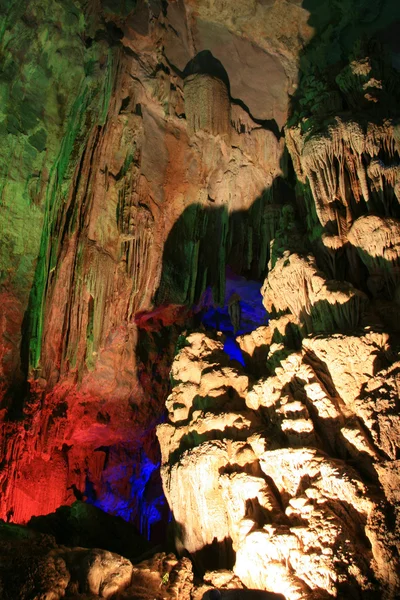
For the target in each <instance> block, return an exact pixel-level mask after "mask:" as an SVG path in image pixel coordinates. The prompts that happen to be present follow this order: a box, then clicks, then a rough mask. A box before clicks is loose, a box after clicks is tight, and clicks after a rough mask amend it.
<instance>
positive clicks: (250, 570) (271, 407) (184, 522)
mask: <svg viewBox="0 0 400 600" xmlns="http://www.w3.org/2000/svg"><path fill="white" fill-rule="evenodd" d="M263 332H265V329H262V330H261V331H259V332H258V335H259V336H260V337H261V336H262V335H263ZM243 338H245V336H243ZM243 338H242V339H243ZM243 343H245V340H244V341H243ZM186 344H187V346H186V347H184V348H183V349H182V350H181V351H180V354H179V355H178V356H177V358H176V359H175V361H174V364H173V368H172V375H173V380H174V387H173V390H172V394H171V396H170V397H169V399H168V401H167V408H168V411H169V423H166V424H163V425H160V426H159V428H158V437H159V439H160V444H161V449H162V462H163V466H162V477H163V482H164V486H165V490H166V494H167V499H168V502H169V504H170V506H171V508H172V510H173V514H174V518H175V528H176V538H177V544H178V547H179V545H180V544H182V546H183V547H184V548H185V549H186V550H188V551H189V552H190V553H191V556H192V557H193V559H194V561H195V563H196V564H197V565H198V566H199V567H200V568H207V566H209V562H208V561H209V560H212V561H213V562H215V560H216V558H214V557H212V558H211V556H212V554H211V553H212V551H213V550H214V551H215V550H216V549H218V551H217V555H218V560H219V566H220V567H230V568H233V570H234V572H235V573H236V575H238V576H239V578H240V580H241V581H242V582H243V583H244V584H245V585H246V586H247V587H248V588H255V589H260V590H269V591H272V592H277V591H278V590H279V591H281V592H283V594H284V595H285V597H286V598H288V599H297V598H314V597H315V598H317V597H321V598H322V597H330V596H336V595H337V594H346V595H349V596H350V595H355V597H356V595H357V594H361V595H362V597H364V596H363V595H366V597H368V594H372V596H371V597H373V595H374V593H378V590H379V589H381V590H385V591H384V595H385V597H388V598H395V597H396V595H397V594H398V590H399V585H400V581H399V579H398V567H399V565H398V558H397V552H398V548H399V544H400V540H399V538H398V533H396V531H397V527H398V523H397V517H395V521H394V522H390V521H389V520H386V519H385V515H389V513H390V512H392V511H396V502H395V501H394V496H393V492H389V491H388V476H389V472H390V471H388V468H389V469H390V467H389V465H390V464H392V465H393V463H391V460H393V461H395V460H396V452H397V451H398V450H396V448H398V445H397V444H398V442H397V441H396V440H397V439H398V435H397V430H398V426H399V417H398V415H397V414H396V409H395V406H396V402H397V401H396V400H395V397H397V391H395V389H396V383H395V381H396V377H397V375H396V374H397V372H398V364H397V363H396V364H393V365H391V362H392V360H393V358H392V354H391V352H390V347H389V345H388V336H387V335H386V334H378V333H367V334H364V335H353V336H348V335H347V336H346V335H343V334H333V335H331V336H324V337H322V336H319V337H308V338H306V339H305V340H304V342H303V347H302V350H301V351H300V352H296V351H294V350H293V351H292V352H291V353H290V354H289V355H288V356H287V358H285V354H284V353H283V350H284V347H283V346H282V345H281V346H280V348H279V347H277V346H278V345H277V344H274V343H272V344H271V337H270V336H269V335H268V333H267V334H266V335H265V345H266V346H268V347H269V356H268V360H267V362H266V367H265V372H266V373H268V372H270V373H274V374H272V375H270V376H269V377H266V378H261V379H258V380H256V381H253V382H252V383H250V384H249V385H248V387H246V378H244V377H243V374H242V370H241V368H240V367H239V365H238V366H237V367H233V366H232V367H231V368H230V369H229V370H227V369H226V367H224V358H223V356H222V355H221V349H222V344H220V343H218V341H214V340H211V339H209V338H207V337H206V336H205V335H204V334H201V333H197V334H191V335H190V336H189V337H188V338H187V340H186ZM286 351H287V352H288V351H289V349H288V348H286ZM225 361H226V359H225ZM278 365H279V366H278ZM389 365H391V366H389ZM388 366H389V369H388ZM242 382H243V383H242ZM371 386H372V389H371ZM383 386H384V387H385V393H384V394H383ZM391 390H392V391H393V393H394V395H393V396H391ZM235 398H236V403H235ZM390 398H392V400H390ZM243 399H245V403H246V405H247V408H245V407H244V406H243ZM235 404H236V407H238V408H239V407H240V405H241V404H242V408H241V411H240V413H239V414H238V413H237V409H236V411H235V413H233V415H232V406H234V405H235ZM228 407H230V410H229V409H228ZM231 415H232V416H231ZM389 439H390V440H391V442H390V443H389ZM390 459H391V460H390ZM396 498H397V496H396ZM396 513H397V511H396ZM389 540H390V541H389ZM205 549H206V550H207V551H206V552H205ZM232 550H233V553H232ZM374 581H375V583H374Z"/></svg>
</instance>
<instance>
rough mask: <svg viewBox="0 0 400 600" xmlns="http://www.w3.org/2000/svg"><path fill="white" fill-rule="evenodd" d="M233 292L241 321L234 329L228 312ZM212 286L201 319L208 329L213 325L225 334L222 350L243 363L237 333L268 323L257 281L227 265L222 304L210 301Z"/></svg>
mask: <svg viewBox="0 0 400 600" xmlns="http://www.w3.org/2000/svg"><path fill="white" fill-rule="evenodd" d="M233 296H235V297H236V298H237V299H238V303H239V306H240V323H239V327H238V329H237V331H236V333H235V331H234V327H233V324H232V320H231V316H230V314H229V302H230V299H231V298H232V297H233ZM210 299H211V290H210V289H209V290H207V291H206V293H205V296H204V302H203V304H202V310H203V314H202V317H201V322H202V323H203V325H205V327H206V328H207V329H215V330H216V331H222V333H224V334H225V336H226V339H225V345H224V351H225V352H226V353H227V354H228V356H229V357H230V358H231V360H237V361H239V362H240V364H242V365H244V359H243V355H242V352H241V350H240V347H239V345H238V343H237V342H236V339H235V338H236V336H238V335H244V334H246V333H251V332H252V331H254V330H255V329H257V328H258V327H260V326H261V325H267V324H268V313H267V311H266V310H265V308H264V306H263V303H262V296H261V292H260V283H259V282H258V281H252V280H248V279H245V278H244V277H240V276H238V275H236V274H235V273H233V272H232V271H231V270H230V269H228V270H227V273H226V293H225V302H224V306H218V307H215V306H213V305H212V302H211V300H210Z"/></svg>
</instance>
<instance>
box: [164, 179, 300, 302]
mask: <svg viewBox="0 0 400 600" xmlns="http://www.w3.org/2000/svg"><path fill="white" fill-rule="evenodd" d="M290 201H293V195H292V190H291V189H290V187H289V186H288V185H287V183H286V182H285V181H284V180H283V179H280V178H278V179H276V180H275V182H274V184H273V186H272V187H271V188H269V189H265V190H264V192H263V193H262V194H261V195H260V196H259V197H258V198H256V200H255V201H254V203H253V204H252V206H251V207H250V208H249V210H243V211H235V212H233V213H230V214H229V212H228V207H227V206H226V205H224V206H217V207H214V206H213V205H212V204H211V203H210V205H204V204H192V205H190V206H189V207H187V208H186V209H185V210H184V211H183V213H182V214H181V216H180V217H179V219H178V220H177V221H176V223H175V224H174V226H173V227H172V229H171V232H170V234H169V236H168V239H167V241H166V243H165V246H164V254H163V266H162V275H161V281H160V285H159V288H158V290H157V292H156V295H155V304H156V305H157V306H160V305H164V304H185V305H188V306H193V305H194V304H196V303H197V302H198V301H199V300H200V297H201V295H202V293H203V292H204V291H205V289H206V288H207V287H211V289H212V294H213V302H214V303H215V304H216V305H220V306H222V305H223V303H224V301H225V276H226V275H225V272H226V267H228V266H229V267H231V268H232V270H233V271H234V272H235V273H236V274H237V275H243V276H245V277H246V278H247V279H252V280H257V281H260V285H261V283H262V281H263V279H264V278H265V276H266V273H267V266H268V261H269V259H270V242H271V241H272V239H273V238H274V236H275V233H276V230H277V229H278V227H279V220H275V222H274V221H273V220H272V218H271V213H270V212H269V211H268V207H269V206H270V205H272V204H277V203H278V204H280V205H282V206H283V205H284V204H285V203H288V202H290Z"/></svg>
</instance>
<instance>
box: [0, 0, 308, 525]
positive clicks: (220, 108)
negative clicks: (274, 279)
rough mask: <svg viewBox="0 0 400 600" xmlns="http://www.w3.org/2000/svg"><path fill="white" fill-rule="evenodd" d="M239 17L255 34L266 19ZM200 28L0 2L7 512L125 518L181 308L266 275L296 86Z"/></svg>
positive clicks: (150, 451) (105, 8)
mask: <svg viewBox="0 0 400 600" xmlns="http://www.w3.org/2000/svg"><path fill="white" fill-rule="evenodd" d="M215 8H217V7H215ZM235 10H236V11H237V14H238V18H240V19H242V20H243V19H244V20H245V19H247V16H246V14H247V13H246V11H245V14H242V8H241V7H240V5H238V6H237V7H236V8H235ZM291 10H293V11H294V13H295V14H297V13H298V12H299V9H298V8H297V7H296V6H294V5H293V7H292V9H291ZM259 11H261V13H260V12H259ZM217 12H218V10H217ZM253 12H254V18H255V17H256V15H259V16H261V17H262V19H263V22H264V23H265V24H267V23H268V15H269V12H270V11H269V9H268V7H266V8H264V7H262V6H260V7H257V6H254V7H253ZM300 12H301V11H300ZM301 14H302V19H303V21H304V19H305V13H304V14H303V12H301ZM213 15H214V11H211V13H210V14H208V13H207V11H206V12H205V13H204V7H203V6H202V5H200V6H196V5H193V6H190V5H184V4H183V3H180V2H171V3H170V4H165V3H161V2H150V3H148V2H138V3H136V2H131V3H129V2H128V3H120V4H116V3H112V4H110V3H108V4H107V3H96V2H88V3H80V2H75V3H74V2H63V1H61V2H57V3H56V7H55V10H54V11H53V10H50V7H47V6H45V5H43V2H33V3H30V4H29V6H25V4H24V3H22V2H16V3H13V4H12V5H10V6H9V5H8V4H7V3H6V4H5V6H4V7H3V8H2V14H1V17H2V24H3V27H2V31H4V36H3V38H2V57H3V61H4V65H5V68H4V70H3V75H2V78H3V88H4V94H5V96H4V98H5V101H4V103H3V108H2V111H3V121H2V123H3V124H2V127H3V130H4V136H3V139H4V141H5V143H4V144H2V152H3V159H2V212H1V214H2V216H1V218H2V231H3V234H2V252H1V261H2V263H1V266H2V270H1V274H2V279H1V294H2V300H3V301H2V311H1V339H2V343H1V355H0V364H1V396H2V428H3V434H2V438H1V439H2V444H3V446H2V457H3V458H4V463H3V464H4V469H3V471H2V474H1V477H2V485H3V494H2V501H1V516H2V517H3V518H7V519H9V520H12V521H16V522H26V521H27V520H29V518H30V517H31V516H32V515H37V514H43V513H47V512H51V511H52V510H54V509H55V508H57V507H58V506H59V505H60V504H63V503H66V502H67V503H68V502H71V501H72V500H74V499H75V498H81V497H85V498H87V499H88V500H89V501H93V502H96V503H97V504H98V505H101V506H103V507H107V508H108V509H109V510H113V511H115V512H118V513H119V514H122V515H124V516H125V517H127V518H131V519H134V520H136V521H138V520H140V516H139V508H138V506H139V504H140V502H141V500H140V497H142V496H143V494H144V488H145V487H146V485H147V484H148V482H149V481H150V479H151V475H150V474H151V472H152V470H157V465H158V463H159V456H158V451H157V449H156V448H154V443H153V441H154V424H155V423H156V422H158V421H159V419H160V418H161V416H162V413H163V401H164V398H165V394H166V392H167V389H168V385H169V384H168V370H169V367H170V362H171V360H172V354H173V339H174V337H175V338H176V336H177V335H178V332H179V328H180V327H181V326H182V324H183V323H184V322H185V319H186V309H180V308H179V306H182V305H184V306H189V308H190V307H191V306H192V305H193V304H194V303H195V302H197V301H198V300H199V299H200V297H201V294H202V292H203V291H204V290H205V288H206V287H207V286H209V285H211V286H212V288H213V296H214V301H215V302H216V303H217V304H218V303H221V302H223V298H224V286H225V266H226V264H227V263H228V261H230V262H231V263H235V264H236V268H237V270H238V271H239V272H240V271H251V270H253V271H258V275H260V273H261V272H264V273H265V271H266V263H267V260H268V258H269V257H268V252H267V247H268V242H269V239H270V237H271V235H272V234H273V231H274V227H275V221H276V220H277V219H276V217H275V220H274V222H273V223H272V226H271V223H270V222H269V219H268V214H269V213H272V214H277V212H279V209H278V208H277V206H276V205H277V203H279V199H278V198H277V196H278V195H279V194H278V190H279V186H277V184H276V183H274V181H275V180H276V178H277V177H278V176H279V177H280V176H282V174H283V172H284V170H285V168H286V167H285V159H284V158H283V154H284V151H283V139H282V137H281V136H280V135H279V131H278V126H277V125H276V120H277V121H279V123H280V126H281V125H282V124H283V120H282V117H281V116H279V115H281V113H282V111H283V113H284V114H286V113H285V111H287V107H288V97H287V94H286V92H287V89H288V86H290V81H291V78H292V77H293V73H292V71H290V69H289V68H288V61H287V60H286V59H283V58H282V61H281V62H282V64H281V62H280V60H278V58H276V57H273V54H272V50H271V48H269V47H268V48H267V47H265V48H264V47H262V48H259V47H258V46H257V45H256V44H255V42H254V40H249V39H247V38H246V37H245V36H237V35H236V34H234V33H233V32H232V29H234V27H233V26H232V24H231V25H230V26H229V27H224V26H223V25H222V24H221V23H218V24H216V27H215V31H214V29H213V27H214V25H213V23H212V20H213V18H214V17H213ZM293 27H294V28H295V30H296V31H297V27H298V25H297V24H296V23H295V22H294V23H293ZM221 31H222V32H223V35H224V36H225V37H226V38H227V40H228V39H229V40H230V41H229V43H230V44H231V46H232V47H236V46H237V47H238V48H240V51H241V52H244V53H245V54H246V52H249V53H250V55H251V60H250V62H253V59H254V57H253V54H255V57H256V58H257V60H263V61H265V64H266V65H267V64H269V63H270V62H272V63H274V64H276V65H278V66H277V67H276V69H275V70H276V71H277V75H276V81H275V83H274V91H273V95H274V97H273V98H271V99H270V100H269V102H268V108H266V106H265V103H263V105H262V106H263V109H262V110H261V108H260V107H261V105H260V103H258V104H257V103H256V102H255V99H256V98H257V97H259V96H261V95H262V94H264V93H265V92H266V91H267V90H270V85H269V83H268V81H267V76H266V75H265V76H262V77H260V75H258V76H257V77H256V78H254V71H255V67H252V68H250V67H249V70H247V69H246V70H244V71H243V74H242V76H241V81H239V82H238V81H237V67H238V58H237V52H236V54H235V58H232V60H231V61H229V60H227V58H226V57H225V55H224V52H226V49H227V46H226V44H223V45H222V48H220V49H219V50H218V48H219V44H220V42H221V41H222V40H221V37H220V34H221ZM305 31H306V32H308V30H307V28H306V27H305ZM210 36H211V37H210ZM260 36H261V34H260ZM275 42H276V41H275ZM276 43H277V42H276ZM278 45H279V44H278ZM178 50H179V57H178V56H176V53H177V52H178ZM276 52H278V49H276ZM279 52H280V50H279ZM279 52H278V54H279ZM224 57H225V58H224ZM221 59H224V64H222V63H221ZM175 63H176V64H175ZM215 65H216V66H215ZM274 68H275V67H274ZM185 69H186V71H185ZM274 72H275V71H274ZM235 77H236V80H235ZM209 85H211V87H210V88H209V91H207V89H208V87H207V86H209ZM215 86H216V87H215ZM268 93H269V91H268ZM218 94H219V95H218ZM279 95H280V98H281V99H282V98H283V99H284V101H283V103H282V102H279V110H278V112H276V114H275V112H274V111H276V110H277V109H276V106H277V104H276V101H275V99H274V98H275V96H277V97H278V96H279ZM197 96H201V98H202V101H201V103H196V102H195V99H196V97H197ZM191 98H193V99H194V100H193V99H191ZM251 111H254V115H253V114H252V112H251ZM266 119H267V120H266ZM275 119H276V120H275ZM190 123H193V126H192V125H190ZM241 215H243V216H244V219H242V218H241ZM177 239H178V242H176V240H177ZM261 254H263V255H264V258H263V260H261V261H260V260H259V257H260V255H261ZM216 257H217V260H215V258H216ZM230 257H231V258H230ZM179 261H180V262H179ZM174 305H178V308H176V309H174ZM180 311H181V313H182V314H179V312H180ZM141 357H144V358H143V360H142V358H141ZM143 361H144V362H143ZM138 464H142V465H143V468H142V467H138V466H137V465H138ZM146 465H147V466H146ZM148 465H153V466H152V467H151V466H148ZM153 478H154V476H153ZM46 480H49V481H51V485H49V486H44V484H43V482H44V481H46ZM137 486H139V488H140V493H139V494H138V493H137V491H136V487H137ZM157 501H158V500H157V498H156V499H155V502H156V503H157ZM155 510H156V509H155ZM151 511H152V508H151V507H149V508H148V512H149V513H151ZM155 519H156V520H157V519H160V515H159V514H158V512H157V510H156V516H155ZM143 527H145V526H144V525H143Z"/></svg>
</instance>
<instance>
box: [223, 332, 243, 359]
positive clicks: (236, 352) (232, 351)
mask: <svg viewBox="0 0 400 600" xmlns="http://www.w3.org/2000/svg"><path fill="white" fill-rule="evenodd" d="M224 352H226V354H227V355H228V356H229V358H230V359H231V360H237V361H238V362H240V364H241V365H243V366H244V358H243V354H242V351H241V349H240V347H239V344H238V343H237V341H236V340H235V338H234V337H231V336H227V337H226V339H225V344H224Z"/></svg>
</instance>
